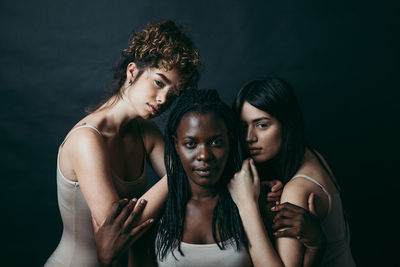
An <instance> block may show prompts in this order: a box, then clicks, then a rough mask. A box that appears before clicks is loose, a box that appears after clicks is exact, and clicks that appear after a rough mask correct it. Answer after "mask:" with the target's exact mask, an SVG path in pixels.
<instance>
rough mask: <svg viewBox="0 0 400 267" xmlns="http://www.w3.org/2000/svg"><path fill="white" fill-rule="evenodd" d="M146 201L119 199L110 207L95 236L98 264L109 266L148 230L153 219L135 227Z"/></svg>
mask: <svg viewBox="0 0 400 267" xmlns="http://www.w3.org/2000/svg"><path fill="white" fill-rule="evenodd" d="M145 206H146V201H145V200H141V201H140V203H137V200H136V199H132V200H131V201H128V199H121V200H119V201H118V202H115V203H114V204H113V206H112V209H111V213H110V215H109V216H108V217H107V219H106V220H105V222H104V224H103V225H102V226H101V227H100V229H99V230H98V231H97V234H96V235H95V240H96V246H97V252H98V258H99V262H100V263H101V265H102V266H111V265H112V264H113V263H114V262H115V261H116V260H117V258H118V256H119V255H121V254H122V253H124V252H125V251H126V250H127V249H128V248H129V246H130V245H132V243H133V242H135V241H136V240H137V239H138V238H140V236H141V235H142V234H143V233H145V232H146V230H148V229H149V228H150V226H151V225H152V223H153V221H154V220H153V219H149V220H147V221H145V222H144V223H142V224H140V225H138V226H135V224H136V223H137V219H138V218H139V216H140V215H141V213H142V211H143V209H144V207H145Z"/></svg>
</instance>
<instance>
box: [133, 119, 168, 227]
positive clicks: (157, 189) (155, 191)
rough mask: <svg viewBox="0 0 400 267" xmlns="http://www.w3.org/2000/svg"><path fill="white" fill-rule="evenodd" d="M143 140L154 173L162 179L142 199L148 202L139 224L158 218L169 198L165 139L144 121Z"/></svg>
mask: <svg viewBox="0 0 400 267" xmlns="http://www.w3.org/2000/svg"><path fill="white" fill-rule="evenodd" d="M141 123H142V125H143V140H144V143H145V147H146V153H147V155H148V159H149V161H150V164H151V166H152V168H153V169H154V171H155V172H156V173H157V174H158V175H159V177H162V178H161V179H160V180H159V181H158V182H157V183H156V184H155V185H153V186H152V187H151V188H150V189H149V190H148V191H147V192H146V193H145V194H143V196H142V197H141V198H140V199H146V200H147V201H148V203H147V205H146V207H145V209H144V210H143V212H142V216H141V217H140V219H139V223H141V222H144V221H146V220H147V219H149V218H157V217H159V216H160V214H161V212H162V208H163V206H164V203H165V201H166V200H167V196H168V184H167V176H166V175H165V173H166V171H165V165H164V138H163V135H162V133H161V131H160V129H159V128H158V126H157V125H156V124H155V123H154V122H153V121H150V120H146V121H142V122H141Z"/></svg>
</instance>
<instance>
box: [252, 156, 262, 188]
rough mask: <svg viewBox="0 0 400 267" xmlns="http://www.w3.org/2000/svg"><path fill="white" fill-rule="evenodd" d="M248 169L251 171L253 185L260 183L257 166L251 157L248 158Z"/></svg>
mask: <svg viewBox="0 0 400 267" xmlns="http://www.w3.org/2000/svg"><path fill="white" fill-rule="evenodd" d="M250 169H251V172H252V173H253V183H254V184H255V185H258V186H259V185H260V178H259V177H258V172H257V167H256V165H255V164H254V160H253V159H250Z"/></svg>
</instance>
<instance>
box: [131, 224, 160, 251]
mask: <svg viewBox="0 0 400 267" xmlns="http://www.w3.org/2000/svg"><path fill="white" fill-rule="evenodd" d="M153 222H154V219H153V218H150V219H148V220H146V221H145V222H143V223H142V224H140V225H138V226H136V227H135V228H133V229H132V230H131V232H130V236H131V240H130V245H131V244H132V243H133V242H135V241H136V240H137V239H139V238H140V237H141V236H142V235H143V234H144V233H145V232H146V231H147V230H149V228H150V227H151V226H152V225H153Z"/></svg>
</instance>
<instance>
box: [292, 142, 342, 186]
mask: <svg viewBox="0 0 400 267" xmlns="http://www.w3.org/2000/svg"><path fill="white" fill-rule="evenodd" d="M313 152H314V153H313ZM313 152H311V151H310V150H309V149H307V151H306V154H305V159H304V163H303V165H302V166H301V167H300V169H299V170H298V172H297V174H303V175H307V176H310V177H312V178H313V179H315V180H316V181H318V182H319V183H320V184H321V185H322V186H323V187H324V188H325V189H326V190H327V191H328V192H329V193H331V194H334V193H337V192H338V190H337V187H336V180H335V177H334V175H333V173H332V171H331V169H330V167H329V165H328V163H327V161H326V160H325V159H324V157H322V155H321V154H320V153H319V152H318V151H316V150H314V151H313Z"/></svg>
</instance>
